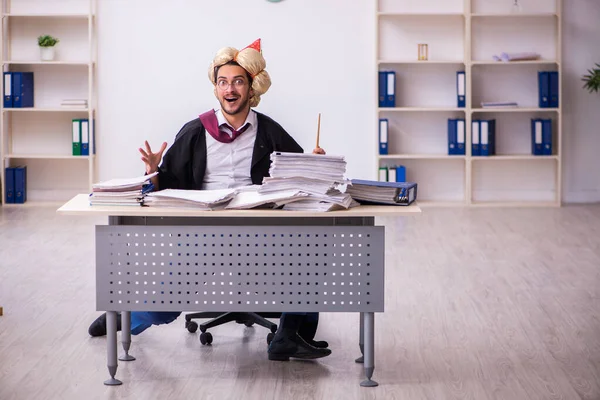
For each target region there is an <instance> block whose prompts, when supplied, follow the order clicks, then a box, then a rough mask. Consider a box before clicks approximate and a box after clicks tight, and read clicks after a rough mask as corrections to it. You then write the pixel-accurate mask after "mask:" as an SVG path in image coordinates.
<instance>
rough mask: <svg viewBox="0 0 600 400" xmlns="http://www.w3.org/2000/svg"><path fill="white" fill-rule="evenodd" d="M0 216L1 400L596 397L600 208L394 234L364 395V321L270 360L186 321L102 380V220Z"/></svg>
mask: <svg viewBox="0 0 600 400" xmlns="http://www.w3.org/2000/svg"><path fill="white" fill-rule="evenodd" d="M55 210H56V207H32V206H25V207H18V206H17V207H15V206H10V207H0V306H2V307H4V316H2V317H0V399H2V400H13V399H19V400H20V399H36V400H42V399H43V400H47V399H61V400H64V399H161V400H166V399H327V400H329V399H375V398H377V399H403V400H408V399H436V400H440V399H474V400H485V399H490V400H491V399H507V400H516V399H539V400H546V399H600V205H587V206H565V207H563V208H560V209H554V208H549V209H479V208H478V209H461V208H446V209H443V208H440V209H434V208H426V209H424V212H423V213H422V214H421V215H417V216H414V217H410V218H403V219H398V220H391V219H378V220H376V221H377V223H382V224H385V226H386V232H387V233H386V234H387V237H386V246H387V254H386V263H387V264H386V268H387V270H386V311H385V313H383V314H377V315H376V319H375V321H376V322H375V326H376V338H375V340H376V342H375V344H376V352H375V354H376V356H375V374H374V379H376V380H377V381H378V382H379V384H380V386H379V387H377V388H362V387H360V386H359V382H360V380H361V379H362V377H363V375H362V374H363V371H362V368H361V365H359V364H355V363H354V362H353V360H354V358H355V357H357V356H358V354H359V349H358V324H357V322H358V317H357V316H356V315H354V314H342V313H323V314H321V325H320V328H319V332H318V338H322V339H326V340H328V341H329V342H330V347H331V349H332V351H333V354H332V355H331V356H329V357H327V358H324V359H321V360H318V361H311V362H299V361H292V362H288V363H280V362H272V361H268V360H267V354H266V340H265V338H266V330H265V329H264V328H260V327H259V328H245V327H243V326H241V325H237V324H229V325H227V326H223V327H219V328H216V329H214V330H213V331H212V332H213V334H214V338H215V341H214V343H213V345H212V346H202V345H201V344H200V343H199V341H198V336H197V334H190V333H188V332H187V331H186V330H185V329H184V326H183V325H184V323H183V318H182V317H180V318H179V319H178V320H177V321H175V322H174V323H172V324H170V325H162V326H156V327H152V328H151V329H149V330H148V331H146V332H144V333H143V334H142V335H139V336H136V337H134V344H133V348H132V352H131V353H132V354H133V355H134V356H136V357H137V361H134V362H131V363H123V362H120V363H119V370H118V373H117V375H118V377H119V378H121V379H122V380H124V384H123V385H122V386H119V387H107V386H104V385H103V384H102V382H103V381H104V379H106V378H107V376H108V375H107V370H106V350H105V343H106V342H105V339H104V338H90V337H89V336H88V334H87V328H88V325H89V323H90V322H91V321H92V320H93V319H94V318H95V317H96V316H97V315H98V314H99V313H98V312H96V311H95V295H94V279H95V275H94V259H93V254H94V237H93V232H94V224H105V223H106V221H105V220H104V219H93V218H87V219H86V218H77V217H65V216H58V215H56V214H55Z"/></svg>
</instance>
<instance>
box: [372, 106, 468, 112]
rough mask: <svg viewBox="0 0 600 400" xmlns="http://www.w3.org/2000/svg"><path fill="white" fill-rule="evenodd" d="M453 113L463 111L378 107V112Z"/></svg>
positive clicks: (436, 108)
mask: <svg viewBox="0 0 600 400" xmlns="http://www.w3.org/2000/svg"><path fill="white" fill-rule="evenodd" d="M386 111H388V112H455V111H465V109H464V108H458V107H380V108H379V112H386Z"/></svg>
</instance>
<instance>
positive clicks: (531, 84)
mask: <svg viewBox="0 0 600 400" xmlns="http://www.w3.org/2000/svg"><path fill="white" fill-rule="evenodd" d="M408 3H411V4H408ZM412 3H414V4H412ZM417 3H418V4H417ZM438 3H439V4H433V3H431V4H429V3H428V2H398V1H394V0H385V1H380V2H378V7H379V8H378V9H377V11H379V12H378V13H377V17H376V21H375V24H376V27H377V36H376V38H377V43H376V53H375V54H374V57H373V58H374V61H373V62H374V64H375V68H376V69H378V70H380V71H381V70H389V71H393V72H395V74H396V76H395V77H396V79H395V87H394V89H395V94H396V98H395V103H392V104H394V105H395V107H379V104H378V103H375V104H376V105H375V107H376V113H377V116H378V118H385V119H387V120H388V132H387V138H388V151H389V154H386V155H381V154H379V151H378V146H374V152H375V157H376V163H377V167H378V168H379V167H385V166H393V165H394V164H399V165H403V166H404V167H405V168H406V178H407V179H408V180H409V181H413V182H418V183H423V184H422V185H421V187H420V188H419V199H417V203H418V204H419V206H423V207H436V206H437V207H446V206H459V207H470V206H472V205H473V206H476V207H545V206H560V203H561V195H562V191H563V190H562V171H561V168H560V165H561V161H562V151H561V150H560V149H561V146H560V144H561V143H562V142H563V129H562V117H563V116H562V112H563V107H562V100H560V103H559V104H558V106H557V107H554V108H540V107H539V106H538V105H539V104H541V103H538V101H539V100H538V97H539V93H538V91H539V83H538V79H537V73H538V72H539V71H549V70H552V71H557V72H558V73H559V74H560V75H559V76H560V79H564V77H565V76H566V75H565V74H564V73H563V69H562V65H561V63H562V58H561V57H562V51H561V48H560V45H561V37H560V35H561V34H562V27H561V24H562V16H561V10H562V8H563V4H564V3H563V1H562V0H556V2H545V1H541V0H539V1H537V2H532V3H531V4H530V3H529V2H528V4H527V5H524V8H523V9H522V12H520V13H512V12H511V11H512V10H511V9H510V5H511V4H512V1H511V2H508V3H506V4H500V2H493V1H488V0H469V1H459V0H457V1H456V2H441V3H440V2H438ZM442 3H443V4H442ZM549 3H554V4H549ZM440 6H442V7H444V8H440ZM417 7H418V8H417ZM463 8H464V11H463V10H462V9H463ZM461 11H462V13H461ZM411 12H412V13H411ZM461 16H462V17H463V18H460V17H461ZM457 17H458V18H457ZM419 43H424V44H427V49H428V55H429V60H427V61H420V60H418V59H417V53H418V45H417V44H419ZM532 49H533V50H535V51H536V52H537V53H538V54H539V59H536V60H519V61H494V60H493V57H492V56H493V55H494V54H496V55H498V56H500V55H501V52H502V51H506V52H507V53H521V52H528V51H532ZM457 57H460V58H464V59H457ZM509 65H512V66H513V67H512V68H511V67H508V66H509ZM457 71H466V72H467V74H466V76H465V80H464V81H465V94H466V104H465V106H466V107H457V102H456V97H457V75H456V73H457ZM563 84H564V82H563ZM560 87H562V86H560ZM563 93H564V90H562V89H561V96H562V95H563ZM561 98H564V97H561ZM488 101H489V102H491V101H513V102H515V103H516V104H518V106H517V107H496V108H494V107H486V108H484V107H482V106H481V104H484V102H488ZM461 104H462V103H461ZM456 118H460V119H463V118H464V119H465V129H464V137H465V142H467V143H465V145H467V148H469V147H470V146H469V143H468V142H469V141H470V139H471V136H472V134H473V131H472V126H470V124H469V122H470V121H471V120H476V119H488V118H490V119H491V118H493V119H496V120H497V123H496V138H495V140H496V152H497V154H498V155H492V156H472V155H471V154H470V151H469V150H467V154H466V155H448V154H447V152H448V136H447V129H448V128H447V123H448V120H450V119H456ZM532 118H550V119H551V120H552V134H553V137H552V142H553V150H554V151H555V153H556V154H552V155H547V156H534V155H532V154H530V149H531V133H530V127H531V121H530V120H531V119H532ZM378 128H379V127H378V126H377V127H374V130H373V131H374V135H377V133H378ZM461 132H462V131H461ZM375 142H377V141H376V140H375ZM557 150H558V151H557ZM450 160H456V161H450ZM471 161H472V162H471Z"/></svg>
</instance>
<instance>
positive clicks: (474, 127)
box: [471, 119, 481, 156]
mask: <svg viewBox="0 0 600 400" xmlns="http://www.w3.org/2000/svg"><path fill="white" fill-rule="evenodd" d="M480 126H481V125H480V121H479V120H478V119H474V120H472V121H471V155H472V156H480V155H481V149H480V146H479V143H480V142H481V140H480V139H481V134H480V132H479V131H480Z"/></svg>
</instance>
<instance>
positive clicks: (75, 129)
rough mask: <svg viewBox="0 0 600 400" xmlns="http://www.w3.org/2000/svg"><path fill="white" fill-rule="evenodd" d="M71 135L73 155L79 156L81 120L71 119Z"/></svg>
mask: <svg viewBox="0 0 600 400" xmlns="http://www.w3.org/2000/svg"><path fill="white" fill-rule="evenodd" d="M71 133H72V134H73V155H74V156H80V155H81V120H80V119H73V124H72V127H71Z"/></svg>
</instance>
